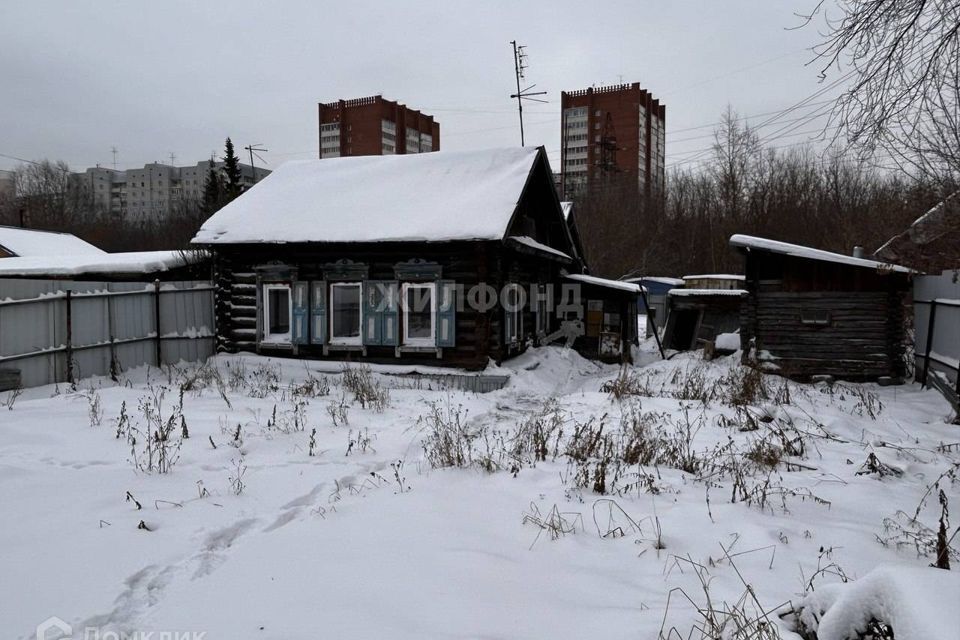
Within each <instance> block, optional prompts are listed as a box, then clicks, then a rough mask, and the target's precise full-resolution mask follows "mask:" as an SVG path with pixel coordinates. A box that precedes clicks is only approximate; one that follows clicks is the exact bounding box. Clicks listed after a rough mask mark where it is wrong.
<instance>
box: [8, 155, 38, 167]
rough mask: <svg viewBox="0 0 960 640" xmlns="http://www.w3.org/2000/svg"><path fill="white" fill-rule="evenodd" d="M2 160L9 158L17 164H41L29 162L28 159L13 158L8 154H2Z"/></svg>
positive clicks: (33, 161)
mask: <svg viewBox="0 0 960 640" xmlns="http://www.w3.org/2000/svg"><path fill="white" fill-rule="evenodd" d="M0 158H9V159H10V160H16V161H17V162H26V163H27V164H37V165H38V164H40V163H39V162H37V161H35V160H27V159H26V158H18V157H17V156H11V155H8V154H6V153H0Z"/></svg>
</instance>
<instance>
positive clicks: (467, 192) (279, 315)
mask: <svg viewBox="0 0 960 640" xmlns="http://www.w3.org/2000/svg"><path fill="white" fill-rule="evenodd" d="M193 242H194V244H195V245H198V246H203V247H206V248H209V249H210V250H211V251H212V252H213V254H214V264H215V267H214V268H215V276H214V280H215V286H216V295H217V301H216V313H217V339H218V348H219V349H220V350H222V351H228V352H234V351H254V352H257V353H262V354H268V355H277V356H283V355H286V356H292V357H301V358H319V359H323V358H330V359H350V360H365V361H373V362H386V363H392V362H403V363H416V364H443V365H448V366H457V367H463V368H469V369H482V368H483V367H485V366H486V365H487V363H488V362H489V361H490V360H491V359H492V360H494V361H497V362H499V361H502V360H505V359H507V358H510V357H512V356H514V355H517V354H519V353H521V352H523V351H524V350H525V349H526V348H527V347H528V345H531V344H543V343H547V342H550V341H554V340H559V339H566V340H567V341H568V343H572V346H574V347H575V348H577V349H581V350H583V351H584V352H587V353H590V352H592V353H593V354H594V355H596V356H599V355H601V349H600V345H599V340H600V338H601V336H600V334H601V333H609V331H608V330H609V329H610V328H611V327H613V326H614V325H615V326H616V328H617V330H618V331H619V330H620V328H621V326H623V322H622V316H623V315H624V314H623V313H621V316H619V317H616V318H615V316H614V315H613V309H614V308H616V309H617V311H618V312H621V311H623V312H625V311H626V309H627V307H625V306H624V305H630V304H634V305H635V302H634V299H635V296H636V292H635V291H633V290H630V291H627V290H624V288H623V287H622V286H616V285H613V284H610V281H606V280H602V279H599V278H597V279H595V280H593V281H591V282H589V283H586V282H577V281H575V280H571V279H569V278H568V276H571V277H572V276H577V275H581V274H583V272H584V271H585V265H584V264H583V261H582V259H581V257H580V254H579V251H578V250H577V247H576V244H575V243H574V241H573V240H572V238H571V236H570V232H569V228H568V226H567V224H566V221H565V220H564V216H563V213H562V210H561V206H560V201H559V199H558V198H557V194H556V190H555V189H554V188H553V181H552V173H551V171H550V166H549V163H548V161H547V157H546V153H545V151H544V150H543V149H542V148H530V147H527V148H519V149H517V148H512V149H494V150H488V151H473V152H434V153H427V154H417V155H399V156H365V157H346V158H337V159H326V160H308V161H301V162H289V163H287V164H285V165H283V166H281V167H280V168H279V169H278V170H277V171H274V172H273V173H272V174H271V175H270V176H269V177H267V178H265V179H263V180H262V181H261V182H259V183H258V184H257V185H256V186H255V187H253V188H252V189H250V190H249V191H248V192H246V193H244V194H243V195H242V196H240V197H239V198H238V199H236V200H234V201H233V202H231V203H230V204H228V205H227V206H226V207H224V208H223V209H221V210H220V211H219V212H217V213H216V214H214V215H213V216H212V217H211V218H210V219H209V220H207V222H205V223H204V225H203V227H202V228H201V229H200V231H199V232H198V234H197V236H196V237H195V238H194V240H193ZM604 284H610V286H604ZM622 284H623V283H619V285H622ZM588 288H589V289H590V292H589V295H590V298H589V300H591V301H593V302H592V303H591V304H593V305H596V304H597V302H596V301H600V306H601V309H602V313H601V316H600V318H599V320H600V322H599V323H595V322H591V320H596V317H595V316H590V315H589V311H590V310H589V309H586V308H585V307H586V305H587V300H586V299H585V298H584V297H583V296H584V295H585V294H586V291H585V290H586V289H588ZM621 307H623V309H621ZM633 312H634V313H635V306H634V307H633ZM604 313H605V314H607V315H606V316H604V315H603V314H604ZM605 319H608V320H610V321H611V323H610V324H604V320H605ZM614 319H615V320H616V322H615V323H614V322H613V320H614ZM627 324H629V323H627ZM594 329H595V330H596V335H595V336H591V335H590V332H591V331H593V330H594ZM594 338H595V340H594ZM634 338H635V332H634V334H631V333H630V332H629V330H628V329H624V330H623V333H622V334H621V335H620V336H619V340H618V341H617V343H618V345H619V346H620V349H621V351H620V353H618V354H617V355H616V357H617V358H618V359H619V358H620V357H629V353H630V351H629V348H628V346H629V345H628V344H627V343H629V342H630V341H631V340H632V339H634ZM604 353H608V352H604Z"/></svg>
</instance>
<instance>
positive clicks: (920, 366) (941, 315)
mask: <svg viewBox="0 0 960 640" xmlns="http://www.w3.org/2000/svg"><path fill="white" fill-rule="evenodd" d="M913 304H914V329H915V331H916V338H915V341H914V344H915V354H916V377H917V378H918V379H919V380H920V381H921V382H923V383H924V384H928V383H930V384H934V385H935V386H937V387H938V388H940V390H941V391H943V392H944V393H945V394H946V395H947V396H948V398H949V399H950V400H951V401H952V402H953V403H954V404H955V405H960V368H958V367H960V277H958V274H956V273H954V272H953V271H944V272H943V274H941V275H939V276H918V277H916V278H914V281H913ZM933 372H937V373H938V374H939V376H932V375H930V374H931V373H933Z"/></svg>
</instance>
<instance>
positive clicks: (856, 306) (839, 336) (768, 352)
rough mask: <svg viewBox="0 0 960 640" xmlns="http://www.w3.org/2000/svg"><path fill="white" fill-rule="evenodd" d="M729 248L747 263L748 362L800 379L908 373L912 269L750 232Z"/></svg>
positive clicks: (744, 332)
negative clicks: (908, 302)
mask: <svg viewBox="0 0 960 640" xmlns="http://www.w3.org/2000/svg"><path fill="white" fill-rule="evenodd" d="M730 245H731V246H732V247H734V248H735V249H737V250H739V251H740V252H741V253H742V254H743V255H744V257H745V260H746V264H745V273H746V281H745V284H746V290H747V292H748V294H747V297H746V299H745V301H744V304H743V312H742V314H741V329H740V340H741V348H742V349H743V353H744V361H745V362H746V363H756V364H759V366H761V367H762V368H763V369H764V370H766V371H770V372H775V373H780V374H782V375H785V376H788V377H791V378H796V379H801V380H805V379H809V378H810V377H811V376H815V375H828V376H834V377H836V378H843V379H847V380H877V379H878V378H881V377H891V378H901V377H902V376H903V375H904V372H905V362H904V350H905V346H906V343H907V335H906V329H905V325H904V309H905V307H904V305H905V301H906V297H907V294H908V292H909V290H910V277H911V273H912V272H911V270H910V269H907V268H905V267H901V266H897V265H892V264H887V263H883V262H877V261H874V260H866V259H863V258H855V257H851V256H845V255H842V254H837V253H831V252H828V251H821V250H818V249H812V248H809V247H803V246H799V245H794V244H788V243H785V242H778V241H775V240H767V239H764V238H755V237H751V236H745V235H734V236H732V237H731V238H730Z"/></svg>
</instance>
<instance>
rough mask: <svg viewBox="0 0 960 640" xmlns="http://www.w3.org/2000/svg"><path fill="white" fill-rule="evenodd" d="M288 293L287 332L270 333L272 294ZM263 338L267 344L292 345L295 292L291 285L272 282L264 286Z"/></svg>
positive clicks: (262, 340) (263, 341)
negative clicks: (277, 292)
mask: <svg viewBox="0 0 960 640" xmlns="http://www.w3.org/2000/svg"><path fill="white" fill-rule="evenodd" d="M271 291H286V292H287V332H286V333H269V331H270V292H271ZM262 295H263V338H262V339H261V342H262V343H265V344H290V341H291V336H292V331H293V290H292V287H291V286H290V284H289V283H280V282H271V283H269V284H264V285H263V294H262Z"/></svg>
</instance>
